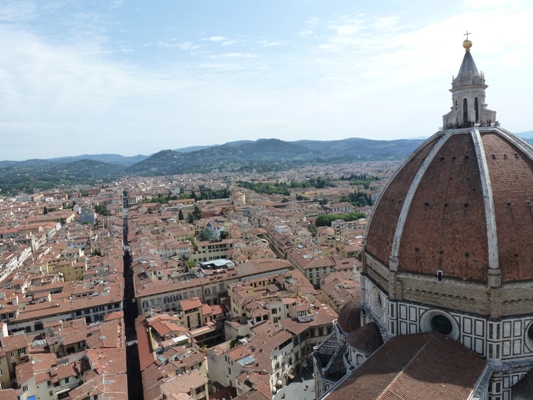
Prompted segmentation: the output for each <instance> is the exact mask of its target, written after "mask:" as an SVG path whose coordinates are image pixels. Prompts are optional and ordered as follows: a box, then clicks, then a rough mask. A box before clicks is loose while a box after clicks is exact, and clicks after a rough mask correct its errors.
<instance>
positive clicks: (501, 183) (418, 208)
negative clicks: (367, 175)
mask: <svg viewBox="0 0 533 400" xmlns="http://www.w3.org/2000/svg"><path fill="white" fill-rule="evenodd" d="M532 203H533V149H532V148H531V147H530V146H529V145H527V144H526V143H525V142H523V141H521V140H520V139H518V138H517V137H515V136H514V135H512V134H510V133H508V132H507V131H505V130H503V129H500V128H478V129H474V128H470V129H460V130H449V131H446V132H439V133H437V134H435V135H434V136H433V137H432V138H430V139H428V140H427V141H426V142H425V143H424V144H423V145H421V146H420V147H419V148H418V149H417V150H416V151H415V152H414V153H413V154H412V156H411V157H410V158H409V159H408V160H407V161H406V162H405V163H404V164H403V166H402V167H401V168H400V169H399V171H398V172H397V173H396V175H395V176H394V177H393V178H392V179H391V181H390V183H389V184H388V186H387V188H386V189H385V190H384V192H383V193H382V195H381V197H380V199H379V201H378V203H377V204H376V206H375V210H374V214H373V216H372V219H371V221H370V224H369V227H368V231H367V235H366V246H365V252H366V253H367V254H368V255H370V256H372V257H373V258H375V259H376V260H377V261H379V262H380V263H382V264H384V265H385V266H387V267H389V268H393V269H397V271H401V272H409V273H416V274H427V275H433V276H435V275H436V274H437V271H442V274H443V276H445V277H448V278H457V279H461V280H469V281H477V282H487V279H488V271H489V269H491V268H492V269H494V270H498V269H499V271H500V274H501V282H502V283H505V282H511V281H525V280H531V279H533V253H532V252H531V251H530V249H531V248H533V204H532Z"/></svg>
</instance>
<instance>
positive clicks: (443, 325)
mask: <svg viewBox="0 0 533 400" xmlns="http://www.w3.org/2000/svg"><path fill="white" fill-rule="evenodd" d="M431 329H433V330H434V331H436V332H440V333H443V334H445V335H448V334H450V333H451V332H452V331H453V325H452V321H450V320H449V319H448V317H446V316H444V315H442V314H437V315H435V316H434V317H433V318H431ZM532 333H533V332H532Z"/></svg>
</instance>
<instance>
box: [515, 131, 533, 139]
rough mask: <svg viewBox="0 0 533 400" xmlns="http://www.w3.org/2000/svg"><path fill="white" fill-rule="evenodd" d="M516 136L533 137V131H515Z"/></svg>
mask: <svg viewBox="0 0 533 400" xmlns="http://www.w3.org/2000/svg"><path fill="white" fill-rule="evenodd" d="M516 136H518V137H519V138H522V139H533V131H525V132H520V133H516Z"/></svg>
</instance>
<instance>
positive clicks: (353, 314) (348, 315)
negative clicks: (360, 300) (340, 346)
mask: <svg viewBox="0 0 533 400" xmlns="http://www.w3.org/2000/svg"><path fill="white" fill-rule="evenodd" d="M337 324H339V326H340V328H341V329H342V331H343V332H344V333H350V332H351V331H353V330H354V329H357V328H359V327H360V326H361V310H360V308H359V306H358V304H357V300H355V299H353V298H351V299H350V300H348V302H347V303H346V304H345V305H344V306H343V307H342V310H341V312H340V313H339V316H338V317H337Z"/></svg>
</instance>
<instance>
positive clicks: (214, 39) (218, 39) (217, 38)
mask: <svg viewBox="0 0 533 400" xmlns="http://www.w3.org/2000/svg"><path fill="white" fill-rule="evenodd" d="M204 40H207V41H209V42H224V41H226V40H228V38H227V37H225V36H211V37H208V38H205V39H204Z"/></svg>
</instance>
